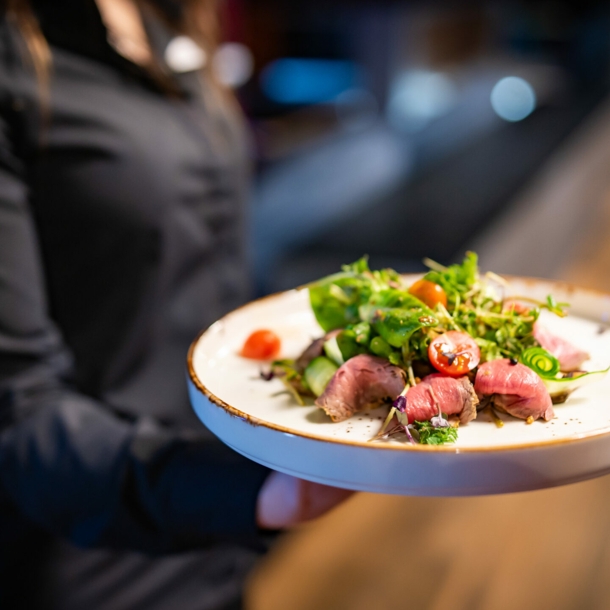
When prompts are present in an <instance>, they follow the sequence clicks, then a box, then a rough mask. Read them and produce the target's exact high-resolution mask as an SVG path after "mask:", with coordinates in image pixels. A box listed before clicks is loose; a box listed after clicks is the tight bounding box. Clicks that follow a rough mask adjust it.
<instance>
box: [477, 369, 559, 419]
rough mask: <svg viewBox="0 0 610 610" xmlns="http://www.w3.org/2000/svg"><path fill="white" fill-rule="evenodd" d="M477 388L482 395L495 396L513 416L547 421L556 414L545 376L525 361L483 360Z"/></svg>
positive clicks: (503, 408) (500, 405) (497, 401)
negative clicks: (546, 386)
mask: <svg viewBox="0 0 610 610" xmlns="http://www.w3.org/2000/svg"><path fill="white" fill-rule="evenodd" d="M474 390H475V392H476V393H477V395H478V396H479V398H480V399H483V398H484V397H488V396H492V400H493V403H494V405H495V406H496V407H498V408H499V409H500V410H502V411H506V413H508V414H509V415H512V416H513V417H518V418H520V419H527V418H528V417H533V418H534V419H538V418H539V417H541V418H542V419H544V420H546V421H549V420H550V419H553V417H555V413H554V412H553V403H552V402H551V397H550V396H549V393H548V392H547V389H546V388H545V387H544V383H542V379H540V377H539V376H538V375H537V374H536V373H534V371H532V369H530V368H528V367H527V366H525V365H524V364H520V363H517V364H511V362H510V360H507V359H501V360H492V361H491V362H485V363H484V364H481V365H480V366H479V369H478V371H477V376H476V379H475V382H474Z"/></svg>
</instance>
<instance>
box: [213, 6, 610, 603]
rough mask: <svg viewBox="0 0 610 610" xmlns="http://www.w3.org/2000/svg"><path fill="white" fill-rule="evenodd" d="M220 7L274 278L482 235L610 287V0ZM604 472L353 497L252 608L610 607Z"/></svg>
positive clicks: (276, 568)
mask: <svg viewBox="0 0 610 610" xmlns="http://www.w3.org/2000/svg"><path fill="white" fill-rule="evenodd" d="M223 21H224V24H225V33H226V41H227V42H226V43H225V44H224V45H223V47H222V48H221V51H220V53H219V54H218V55H217V57H216V64H217V66H216V67H217V69H218V73H219V75H220V77H221V78H222V79H223V80H224V81H225V82H226V83H227V84H229V85H230V86H232V87H233V88H234V89H235V91H236V93H237V95H238V97H239V100H240V102H241V104H242V106H243V108H244V110H245V112H246V115H247V117H248V121H249V123H250V127H251V131H252V134H253V137H252V143H251V145H252V155H253V159H254V179H255V187H254V192H253V197H252V206H251V213H252V234H251V248H252V260H253V265H254V271H255V276H256V289H257V292H258V294H259V295H262V294H266V293H269V292H274V291H278V290H283V289H286V288H291V287H294V286H296V285H299V284H303V283H305V282H307V281H309V280H312V279H315V278H317V277H320V276H322V275H325V274H327V273H332V272H334V271H336V270H338V269H339V267H340V265H341V264H343V263H347V262H351V261H353V260H355V259H357V258H359V257H360V256H361V255H362V254H364V253H367V254H369V256H370V260H371V265H372V267H380V266H392V267H394V268H396V269H398V270H399V271H404V272H407V271H418V270H421V269H422V264H421V259H422V258H423V257H424V256H428V257H431V258H433V259H436V260H438V261H439V262H442V263H445V264H446V263H450V262H454V261H456V260H458V259H460V258H461V257H462V256H463V254H464V251H465V250H467V249H474V250H475V251H477V252H478V253H479V255H480V258H481V262H482V266H483V268H486V269H493V270H494V271H496V272H501V273H515V274H524V275H533V276H542V277H550V278H561V279H566V280H569V281H573V282H574V283H577V284H581V285H585V286H589V287H594V288H600V289H606V290H608V289H610V273H608V271H609V269H610V246H607V245H606V244H608V243H610V242H609V240H608V236H609V235H610V197H608V195H609V194H610V99H609V97H608V94H609V90H610V8H609V7H608V6H607V4H606V3H602V2H594V1H586V0H580V1H579V2H578V3H576V2H565V1H559V0H540V1H532V2H525V1H522V2H519V1H516V0H512V1H511V0H507V1H496V2H485V3H482V2H479V3H477V2H460V3H458V2H453V3H450V2H446V3H443V2H407V1H398V0H394V1H390V0H337V1H334V2H322V1H321V0H292V2H290V3H286V2H281V1H280V0H228V1H227V2H226V3H225V5H224V14H223ZM609 488H610V480H608V478H607V477H606V478H603V479H599V480H597V481H593V482H589V483H583V484H579V485H578V486H569V487H565V488H561V489H559V490H552V491H542V492H535V493H529V494H518V495H513V496H510V497H504V498H474V499H469V500H468V499H462V500H460V499H453V500H434V499H412V498H392V497H384V496H370V495H367V494H358V495H357V496H355V497H354V498H353V499H352V500H351V501H350V502H348V503H347V504H346V505H345V506H342V507H341V508H340V509H339V510H338V511H335V512H334V513H332V514H331V515H329V516H328V517H325V518H324V519H322V520H320V521H318V522H317V523H314V524H312V525H310V526H307V527H305V528H302V529H301V530H299V531H298V532H295V533H292V534H290V535H288V536H287V537H285V538H283V540H282V541H281V542H280V544H279V545H278V546H277V547H276V548H275V550H274V551H273V552H272V553H271V555H270V556H269V558H268V559H267V560H266V561H265V562H264V563H263V564H261V567H260V569H259V570H258V571H257V572H256V574H255V575H254V576H253V579H252V581H251V584H250V589H249V596H248V599H249V604H250V605H249V607H251V608H252V609H254V610H275V609H278V610H279V609H283V608H291V609H293V610H300V609H302V610H309V609H317V608H330V609H333V610H335V609H343V608H345V609H349V610H351V609H354V608H391V609H393V608H404V607H407V604H409V607H410V606H412V607H416V608H419V607H426V608H428V607H430V608H437V607H438V608H443V609H444V610H447V609H448V608H464V609H469V608H516V607H520V608H553V609H554V610H556V609H558V608H585V607H586V608H607V607H610V591H609V590H607V589H608V587H607V586H606V585H605V584H604V583H606V582H607V581H608V578H607V572H606V569H608V570H610V551H609V550H608V549H610V544H609V540H610V530H609V527H610V525H607V524H610V520H608V519H607V517H604V516H603V515H604V514H605V512H604V511H605V508H603V507H605V506H606V505H607V502H606V499H607V497H608V491H609ZM549 506H552V507H554V512H553V513H552V514H550V513H549V511H548V508H549ZM564 508H565V510H564ZM595 511H598V512H599V514H600V515H602V516H601V518H600V520H599V521H597V520H596V519H595V517H594V516H593V515H595V514H597V513H595ZM577 513H586V514H588V515H589V517H588V518H587V519H585V520H582V519H578V520H577V521H575V520H574V515H575V514H577ZM534 515H535V517H533V516H534ZM542 515H545V517H544V518H542ZM473 516H474V517H476V519H474V518H473ZM382 524H383V525H382ZM587 524H588V525H587ZM416 558H417V559H416ZM522 565H523V566H526V567H528V566H529V567H532V568H534V569H533V571H531V570H527V569H526V568H525V567H524V568H523V569H521V567H520V566H522ZM532 574H533V576H532ZM542 574H544V575H545V577H544V578H543V577H542ZM401 575H404V577H402V576H401ZM407 575H410V577H409V578H406V576H407ZM524 579H525V580H524ZM414 583H415V584H416V585H417V586H414ZM407 585H408V586H409V587H410V588H409V589H408V590H405V588H404V587H405V586H407ZM583 592H587V593H586V594H584V593H583Z"/></svg>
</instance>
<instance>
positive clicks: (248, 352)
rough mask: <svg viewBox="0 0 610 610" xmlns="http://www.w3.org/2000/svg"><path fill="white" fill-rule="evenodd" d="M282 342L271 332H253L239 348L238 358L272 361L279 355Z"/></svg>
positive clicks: (264, 330) (263, 330) (265, 330)
mask: <svg viewBox="0 0 610 610" xmlns="http://www.w3.org/2000/svg"><path fill="white" fill-rule="evenodd" d="M281 346H282V342H281V341H280V338H279V337H278V336H277V335H276V334H275V333H274V332H273V331H272V330H267V329H261V330H255V331H254V332H253V333H252V334H251V335H250V336H249V337H248V338H247V339H246V342H245V343H244V346H243V347H242V348H241V352H240V353H239V354H240V356H243V357H244V358H252V359H253V360H273V359H274V358H276V357H277V355H278V354H279V353H280V348H281Z"/></svg>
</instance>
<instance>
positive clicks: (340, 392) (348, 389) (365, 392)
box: [315, 354, 406, 422]
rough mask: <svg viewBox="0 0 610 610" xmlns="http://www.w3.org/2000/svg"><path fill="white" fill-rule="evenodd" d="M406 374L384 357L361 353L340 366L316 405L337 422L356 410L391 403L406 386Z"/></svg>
mask: <svg viewBox="0 0 610 610" xmlns="http://www.w3.org/2000/svg"><path fill="white" fill-rule="evenodd" d="M405 377H406V374H405V372H404V371H403V369H401V368H400V367H398V366H395V365H393V364H390V362H388V361H387V360H386V359H385V358H380V357H379V356H371V355H370V354H358V355H357V356H354V357H353V358H350V359H349V360H348V361H347V362H345V363H344V364H342V365H341V367H339V369H338V370H337V372H336V373H335V375H333V376H332V378H331V379H330V380H329V382H328V385H327V386H326V389H325V390H324V392H323V393H322V394H321V395H320V396H319V397H318V398H317V399H316V401H315V404H316V406H318V407H320V408H321V409H324V411H325V412H326V414H327V415H328V416H329V417H330V418H331V419H332V420H333V421H334V422H339V421H343V420H344V419H347V418H348V417H351V416H352V415H353V414H354V413H356V412H357V411H362V410H363V409H372V408H375V407H379V406H381V405H382V404H387V403H391V402H392V401H393V400H394V399H395V398H396V397H397V396H398V395H399V394H400V393H401V392H402V390H403V389H404V387H405Z"/></svg>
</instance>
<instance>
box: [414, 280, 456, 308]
mask: <svg viewBox="0 0 610 610" xmlns="http://www.w3.org/2000/svg"><path fill="white" fill-rule="evenodd" d="M409 294H412V295H413V296H414V297H416V298H418V299H419V300H420V301H421V302H422V303H425V304H426V305H427V306H428V307H430V308H431V309H434V308H435V307H436V305H437V303H441V304H442V305H443V307H447V295H446V293H445V291H444V290H443V287H442V286H439V284H435V283H434V282H431V281H429V280H417V282H415V283H414V284H413V285H412V286H411V288H409Z"/></svg>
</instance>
